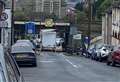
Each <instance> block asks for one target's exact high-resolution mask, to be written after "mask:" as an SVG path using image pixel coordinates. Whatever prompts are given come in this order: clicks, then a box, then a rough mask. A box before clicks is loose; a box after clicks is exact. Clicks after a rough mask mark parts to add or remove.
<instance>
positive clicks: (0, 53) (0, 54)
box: [0, 45, 24, 82]
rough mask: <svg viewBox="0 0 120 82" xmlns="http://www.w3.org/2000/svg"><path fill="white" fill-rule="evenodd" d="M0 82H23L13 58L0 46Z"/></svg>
mask: <svg viewBox="0 0 120 82" xmlns="http://www.w3.org/2000/svg"><path fill="white" fill-rule="evenodd" d="M0 82H24V79H23V76H22V75H21V72H20V71H19V68H18V66H17V64H16V62H15V60H14V58H13V57H12V55H10V53H9V52H7V51H5V50H4V49H3V47H2V45H0Z"/></svg>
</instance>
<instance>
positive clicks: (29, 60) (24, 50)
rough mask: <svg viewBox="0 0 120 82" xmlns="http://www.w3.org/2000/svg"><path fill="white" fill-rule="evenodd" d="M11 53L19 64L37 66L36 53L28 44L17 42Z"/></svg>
mask: <svg viewBox="0 0 120 82" xmlns="http://www.w3.org/2000/svg"><path fill="white" fill-rule="evenodd" d="M11 53H12V55H13V56H14V58H15V60H16V61H17V63H18V65H20V66H21V65H32V66H37V61H36V54H35V52H34V51H33V50H32V48H31V46H29V45H28V44H26V43H16V44H15V45H13V46H12V50H11Z"/></svg>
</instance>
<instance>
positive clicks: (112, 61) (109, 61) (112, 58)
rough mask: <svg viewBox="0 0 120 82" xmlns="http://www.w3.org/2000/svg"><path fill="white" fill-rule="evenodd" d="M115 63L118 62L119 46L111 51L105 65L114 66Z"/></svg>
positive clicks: (119, 62) (119, 60)
mask: <svg viewBox="0 0 120 82" xmlns="http://www.w3.org/2000/svg"><path fill="white" fill-rule="evenodd" d="M116 64H120V46H118V47H116V48H115V50H114V51H111V53H109V56H108V59H107V65H112V66H115V65H116Z"/></svg>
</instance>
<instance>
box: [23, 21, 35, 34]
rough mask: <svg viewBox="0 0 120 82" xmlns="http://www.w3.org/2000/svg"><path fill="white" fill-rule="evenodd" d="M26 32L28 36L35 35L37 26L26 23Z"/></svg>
mask: <svg viewBox="0 0 120 82" xmlns="http://www.w3.org/2000/svg"><path fill="white" fill-rule="evenodd" d="M25 30H26V33H27V34H35V24H34V23H33V22H28V23H25Z"/></svg>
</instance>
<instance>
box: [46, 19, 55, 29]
mask: <svg viewBox="0 0 120 82" xmlns="http://www.w3.org/2000/svg"><path fill="white" fill-rule="evenodd" d="M53 26H54V22H53V19H46V20H45V27H53Z"/></svg>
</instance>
